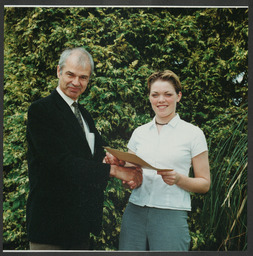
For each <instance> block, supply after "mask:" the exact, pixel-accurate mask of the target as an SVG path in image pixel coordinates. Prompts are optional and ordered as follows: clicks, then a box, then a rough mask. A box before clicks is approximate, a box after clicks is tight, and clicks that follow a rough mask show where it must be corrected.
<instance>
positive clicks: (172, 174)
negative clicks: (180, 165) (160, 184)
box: [157, 170, 180, 186]
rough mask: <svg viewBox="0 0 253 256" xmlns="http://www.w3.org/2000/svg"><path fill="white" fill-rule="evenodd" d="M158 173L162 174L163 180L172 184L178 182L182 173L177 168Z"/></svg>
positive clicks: (158, 172)
mask: <svg viewBox="0 0 253 256" xmlns="http://www.w3.org/2000/svg"><path fill="white" fill-rule="evenodd" d="M157 174H159V175H161V176H162V179H163V181H164V182H165V183H166V184H168V185H170V186H172V185H175V184H177V183H178V181H179V179H180V174H179V173H177V172H176V171H175V170H173V171H157Z"/></svg>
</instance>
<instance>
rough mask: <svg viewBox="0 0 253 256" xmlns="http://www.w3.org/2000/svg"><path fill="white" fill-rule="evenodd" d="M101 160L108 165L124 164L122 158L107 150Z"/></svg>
mask: <svg viewBox="0 0 253 256" xmlns="http://www.w3.org/2000/svg"><path fill="white" fill-rule="evenodd" d="M103 162H104V163H107V164H110V165H118V166H124V165H125V163H126V162H125V161H123V160H119V159H118V158H117V157H115V156H113V155H112V154H110V153H109V152H106V157H105V158H104V160H103Z"/></svg>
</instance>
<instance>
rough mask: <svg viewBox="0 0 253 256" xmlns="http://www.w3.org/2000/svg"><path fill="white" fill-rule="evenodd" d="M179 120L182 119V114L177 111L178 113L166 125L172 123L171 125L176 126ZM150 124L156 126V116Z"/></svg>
mask: <svg viewBox="0 0 253 256" xmlns="http://www.w3.org/2000/svg"><path fill="white" fill-rule="evenodd" d="M179 120H180V116H179V114H177V113H176V115H175V116H174V117H173V118H172V119H171V120H170V121H169V123H168V124H165V125H164V126H168V125H170V126H172V127H175V126H176V125H177V123H178V122H179ZM150 124H151V125H152V126H155V125H156V124H155V117H154V118H153V120H152V121H151V122H150Z"/></svg>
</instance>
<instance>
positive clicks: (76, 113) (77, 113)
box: [72, 102, 85, 132]
mask: <svg viewBox="0 0 253 256" xmlns="http://www.w3.org/2000/svg"><path fill="white" fill-rule="evenodd" d="M72 106H73V107H74V109H75V110H74V113H75V116H76V118H77V120H78V122H79V124H80V125H81V127H82V129H83V131H84V132H85V129H84V126H83V121H82V117H81V113H80V110H79V108H78V104H77V103H76V102H74V103H73V104H72Z"/></svg>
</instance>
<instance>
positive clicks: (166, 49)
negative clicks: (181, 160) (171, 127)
mask: <svg viewBox="0 0 253 256" xmlns="http://www.w3.org/2000/svg"><path fill="white" fill-rule="evenodd" d="M247 15H248V11H247V9H245V8H240V9H236V8H234V9H233V8H219V9H216V8H206V9H194V8H192V9H191V8H187V9H177V8H10V7H6V8H5V10H4V25H5V27H4V35H5V37H4V170H3V177H4V193H3V199H4V200H3V201H4V202H3V209H4V213H3V222H4V230H3V231H4V234H3V237H4V249H27V248H28V241H27V238H26V228H25V203H26V198H27V193H28V178H27V162H26V148H27V145H26V141H25V128H26V121H27V114H26V113H27V109H28V106H29V105H30V104H31V102H32V101H34V100H36V99H38V98H40V97H44V96H46V95H48V94H49V93H50V92H51V91H52V90H53V88H55V87H56V86H57V78H56V66H57V62H58V59H59V55H60V53H61V52H62V50H63V49H64V48H66V47H72V46H83V47H85V48H86V49H87V50H88V51H89V52H90V53H91V54H92V56H93V58H94V61H95V73H94V75H93V76H92V78H91V82H90V85H89V88H88V90H87V91H86V92H85V93H84V95H83V96H82V98H81V103H82V104H84V105H85V107H86V108H87V109H88V110H89V111H90V112H91V114H92V116H93V117H94V119H95V121H96V125H97V128H98V129H99V131H100V132H101V134H102V135H103V137H104V138H105V140H107V141H108V143H109V145H110V146H112V147H116V148H119V149H122V150H126V143H127V141H128V139H129V138H130V135H131V133H132V131H133V130H134V128H136V127H137V126H139V125H141V124H144V123H146V122H147V121H149V120H150V119H151V118H152V117H153V112H152V109H151V107H150V104H149V102H148V92H147V88H146V79H147V77H148V76H149V75H150V74H151V73H152V72H153V71H156V70H164V69H171V70H173V71H174V72H175V73H176V74H178V75H179V77H180V79H181V82H182V85H183V98H182V101H181V103H180V104H179V106H178V112H179V114H180V116H181V118H182V119H185V120H186V121H190V122H192V123H193V124H195V125H198V126H200V127H201V128H202V129H203V130H204V132H205V133H206V136H207V138H208V143H209V150H210V164H211V171H212V178H213V180H212V188H211V190H210V192H209V193H208V194H207V195H204V196H203V195H194V194H193V195H192V198H193V211H192V213H191V214H190V218H189V224H190V229H191V236H192V248H191V249H192V250H200V249H201V250H245V249H246V248H247V242H246V238H247V222H246V218H247V213H246V210H245V209H246V202H247V197H246V195H247V187H246V184H247V180H246V174H247V164H246V163H247V140H246V138H247V91H248V84H247V79H248V45H247V41H248V16H247ZM240 113H243V115H242V114H240ZM238 152H240V153H238ZM224 174H225V176H224ZM238 174H239V175H240V179H239V178H238V179H237V178H236V177H237V175H238ZM218 181H219V182H218ZM215 193H218V196H217V194H215ZM129 194H130V191H129V190H125V189H123V188H122V186H121V183H120V182H119V181H117V180H111V181H110V183H109V184H108V186H107V189H106V191H105V202H104V219H103V232H102V234H101V235H100V236H99V237H94V247H95V249H100V250H116V249H117V242H118V235H119V231H120V222H121V216H122V212H123V210H124V207H125V205H126V202H127V199H128V197H129ZM231 194H233V202H231ZM214 199H215V200H216V201H215V202H214V201H213V200H214ZM210 200H211V201H210ZM228 203H229V205H228ZM210 211H211V212H210ZM212 213H215V214H214V215H212V216H213V218H211V217H210V215H211V214H212ZM231 213H234V214H235V216H233V218H232V219H229V218H230V216H231ZM215 216H216V217H217V216H218V217H219V221H218V223H214V221H213V220H214V217H215ZM224 220H226V221H224ZM207 227H208V228H207ZM232 236H233V239H230V238H231V237H232Z"/></svg>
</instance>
